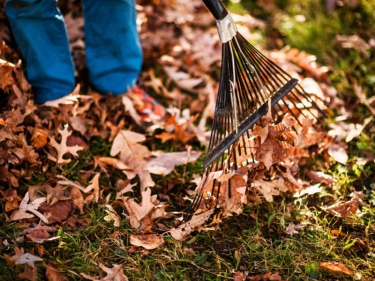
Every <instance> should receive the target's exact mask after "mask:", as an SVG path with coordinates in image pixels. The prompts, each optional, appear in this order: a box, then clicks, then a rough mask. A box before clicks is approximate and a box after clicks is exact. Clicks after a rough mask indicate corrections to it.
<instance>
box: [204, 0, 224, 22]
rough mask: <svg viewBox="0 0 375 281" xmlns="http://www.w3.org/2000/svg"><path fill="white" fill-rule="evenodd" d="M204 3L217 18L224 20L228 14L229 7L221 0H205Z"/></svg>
mask: <svg viewBox="0 0 375 281" xmlns="http://www.w3.org/2000/svg"><path fill="white" fill-rule="evenodd" d="M203 3H204V4H205V5H206V7H207V8H208V10H209V11H210V12H211V14H212V15H213V16H214V18H215V19H216V20H222V19H223V18H225V17H226V16H227V15H228V11H227V9H226V8H225V7H224V5H223V3H221V1H220V0H203Z"/></svg>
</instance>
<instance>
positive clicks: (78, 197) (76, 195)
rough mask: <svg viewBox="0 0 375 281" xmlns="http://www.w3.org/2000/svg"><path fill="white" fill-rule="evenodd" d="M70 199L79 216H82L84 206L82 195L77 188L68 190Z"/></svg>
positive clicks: (73, 187)
mask: <svg viewBox="0 0 375 281" xmlns="http://www.w3.org/2000/svg"><path fill="white" fill-rule="evenodd" d="M70 197H71V198H72V200H73V205H74V206H76V207H77V208H78V209H79V212H80V214H81V215H83V214H84V211H83V206H84V205H85V204H86V203H85V199H84V198H83V195H82V193H81V191H80V189H79V188H77V187H76V186H72V187H71V188H70Z"/></svg>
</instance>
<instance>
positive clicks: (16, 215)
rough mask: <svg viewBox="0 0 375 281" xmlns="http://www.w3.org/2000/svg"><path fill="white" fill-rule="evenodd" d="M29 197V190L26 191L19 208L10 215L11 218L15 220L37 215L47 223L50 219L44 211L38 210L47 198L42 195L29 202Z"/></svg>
mask: <svg viewBox="0 0 375 281" xmlns="http://www.w3.org/2000/svg"><path fill="white" fill-rule="evenodd" d="M29 199H30V197H29V192H26V194H25V197H24V198H23V199H22V201H21V203H20V206H19V209H18V210H15V211H14V212H13V213H12V214H11V215H10V220H12V221H14V220H22V219H30V218H33V217H34V216H37V217H39V218H40V219H41V220H42V221H44V222H45V223H48V219H47V218H46V217H45V216H44V215H43V214H42V213H40V212H38V211H37V210H38V208H39V206H40V204H42V203H43V202H45V201H46V200H47V198H46V197H40V198H38V199H35V200H34V201H33V202H31V203H30V204H29V203H28V202H29ZM30 213H32V214H30Z"/></svg>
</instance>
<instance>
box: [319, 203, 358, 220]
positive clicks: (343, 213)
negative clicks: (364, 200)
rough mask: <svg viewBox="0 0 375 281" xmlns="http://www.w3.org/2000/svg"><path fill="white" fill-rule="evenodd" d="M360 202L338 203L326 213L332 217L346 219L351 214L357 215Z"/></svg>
mask: <svg viewBox="0 0 375 281" xmlns="http://www.w3.org/2000/svg"><path fill="white" fill-rule="evenodd" d="M359 204H360V203H359V200H357V199H352V200H350V201H348V202H345V203H342V202H338V203H336V204H334V205H332V206H329V207H328V208H327V209H326V211H327V212H328V213H330V214H331V215H334V216H338V217H341V218H346V217H348V216H349V215H351V214H355V213H356V212H357V210H358V208H359Z"/></svg>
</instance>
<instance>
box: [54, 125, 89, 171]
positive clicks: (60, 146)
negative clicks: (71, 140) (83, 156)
mask: <svg viewBox="0 0 375 281" xmlns="http://www.w3.org/2000/svg"><path fill="white" fill-rule="evenodd" d="M68 127H69V126H68V125H65V126H64V129H63V130H60V129H59V133H60V134H61V142H60V143H58V142H57V141H56V140H55V138H54V137H51V139H50V144H51V145H52V146H53V147H54V148H55V149H56V151H57V159H56V163H58V164H68V163H69V162H70V161H71V159H64V158H63V157H64V155H65V154H68V153H69V154H72V155H73V156H78V153H77V152H78V151H80V150H83V149H84V147H82V146H79V145H75V146H67V140H68V137H69V136H70V135H71V134H72V131H70V132H69V130H68Z"/></svg>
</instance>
